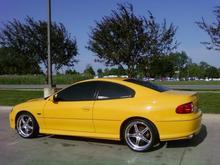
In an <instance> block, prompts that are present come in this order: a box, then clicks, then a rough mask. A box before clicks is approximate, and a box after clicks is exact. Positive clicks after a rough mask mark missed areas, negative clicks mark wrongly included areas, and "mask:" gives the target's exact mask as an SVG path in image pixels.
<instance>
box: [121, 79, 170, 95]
mask: <svg viewBox="0 0 220 165" xmlns="http://www.w3.org/2000/svg"><path fill="white" fill-rule="evenodd" d="M124 81H127V82H130V83H134V84H137V85H141V86H143V87H146V88H150V89H153V90H155V91H158V92H165V91H168V90H170V89H169V88H167V87H164V86H160V85H156V84H153V83H151V82H149V81H143V80H138V79H125V80H124Z"/></svg>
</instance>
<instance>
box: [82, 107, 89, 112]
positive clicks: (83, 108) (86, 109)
mask: <svg viewBox="0 0 220 165" xmlns="http://www.w3.org/2000/svg"><path fill="white" fill-rule="evenodd" d="M82 110H85V111H89V110H90V107H89V106H84V107H82Z"/></svg>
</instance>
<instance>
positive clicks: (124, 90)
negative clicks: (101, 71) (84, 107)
mask: <svg viewBox="0 0 220 165" xmlns="http://www.w3.org/2000/svg"><path fill="white" fill-rule="evenodd" d="M97 86H98V90H99V92H98V100H105V99H122V98H130V97H133V96H134V95H135V92H134V90H132V89H130V88H128V87H126V86H123V85H120V84H116V83H111V82H98V85H97Z"/></svg>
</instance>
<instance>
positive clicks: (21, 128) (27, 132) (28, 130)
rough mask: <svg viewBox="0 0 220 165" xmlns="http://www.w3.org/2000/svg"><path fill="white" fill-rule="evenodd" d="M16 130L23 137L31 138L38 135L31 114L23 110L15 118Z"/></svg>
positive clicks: (36, 126)
mask: <svg viewBox="0 0 220 165" xmlns="http://www.w3.org/2000/svg"><path fill="white" fill-rule="evenodd" d="M16 130H17V132H18V134H19V135H20V136H21V137H23V138H33V137H36V136H37V135H38V132H39V127H38V124H37V121H36V120H35V118H34V117H33V115H31V114H30V113H27V112H25V113H22V114H21V115H20V116H19V117H18V118H17V121H16Z"/></svg>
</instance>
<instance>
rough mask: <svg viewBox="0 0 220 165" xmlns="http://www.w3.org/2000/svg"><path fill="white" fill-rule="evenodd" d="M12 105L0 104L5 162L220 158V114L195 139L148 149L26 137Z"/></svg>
mask: <svg viewBox="0 0 220 165" xmlns="http://www.w3.org/2000/svg"><path fill="white" fill-rule="evenodd" d="M10 109H11V107H0V164H2V165H30V164H31V165H50V164H51V165H60V164H62V165H70V164H71V165H74V164H76V165H83V164H86V165H87V164H89V165H102V164H106V165H124V164H135V165H136V164H138V165H142V164H144V165H148V164H149V165H217V164H219V162H220V156H219V153H220V143H219V142H220V115H214V114H205V115H204V116H203V120H202V123H203V126H202V130H201V132H200V133H199V135H198V136H197V137H195V138H194V139H192V140H180V141H172V142H167V143H166V142H164V143H161V144H159V145H157V146H155V147H154V148H153V150H151V151H149V152H144V153H138V152H134V151H132V150H130V149H129V148H128V147H127V146H126V145H124V144H121V143H120V142H117V141H107V140H95V139H89V138H77V137H68V136H53V135H41V136H39V137H38V138H34V139H23V138H21V137H20V136H19V135H18V134H17V133H16V131H15V130H12V129H10V128H9V121H8V114H9V112H10Z"/></svg>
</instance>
